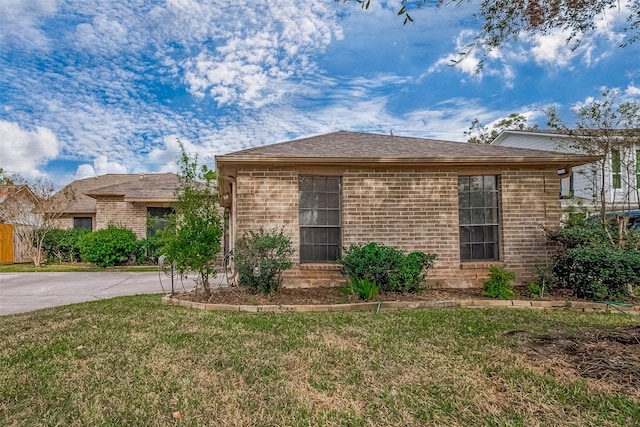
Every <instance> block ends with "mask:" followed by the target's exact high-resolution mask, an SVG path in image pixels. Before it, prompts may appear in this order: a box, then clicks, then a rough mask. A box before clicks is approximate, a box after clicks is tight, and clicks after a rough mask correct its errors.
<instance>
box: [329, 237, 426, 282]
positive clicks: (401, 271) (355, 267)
mask: <svg viewBox="0 0 640 427" xmlns="http://www.w3.org/2000/svg"><path fill="white" fill-rule="evenodd" d="M436 257H437V256H436V254H425V253H423V252H413V253H410V254H408V255H404V254H403V253H402V252H401V251H399V250H398V249H395V248H392V247H390V246H385V245H382V244H377V243H373V242H372V243H368V244H366V245H364V246H358V245H352V246H351V247H349V249H347V251H346V254H345V256H344V257H343V258H342V259H341V260H338V263H339V264H341V268H340V272H341V273H342V274H343V275H344V276H346V277H348V278H350V279H369V280H370V281H372V282H375V283H377V284H379V285H380V288H381V290H383V291H397V292H415V291H418V290H419V289H420V288H421V287H422V285H423V283H424V280H425V278H426V272H427V270H428V269H429V268H431V266H432V265H433V261H434V260H435V259H436Z"/></svg>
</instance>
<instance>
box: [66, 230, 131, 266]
mask: <svg viewBox="0 0 640 427" xmlns="http://www.w3.org/2000/svg"><path fill="white" fill-rule="evenodd" d="M78 246H79V247H80V254H81V256H82V259H83V260H85V261H87V262H91V263H93V264H96V265H98V266H100V267H110V266H114V265H120V264H122V263H124V262H126V261H127V260H128V259H129V257H130V256H131V255H132V253H133V251H134V249H135V248H136V235H135V234H134V233H133V231H131V230H129V229H128V228H122V227H117V226H115V225H109V226H108V227H107V228H105V229H102V230H97V231H94V232H91V233H88V234H85V235H84V236H82V238H81V239H80V241H79V242H78Z"/></svg>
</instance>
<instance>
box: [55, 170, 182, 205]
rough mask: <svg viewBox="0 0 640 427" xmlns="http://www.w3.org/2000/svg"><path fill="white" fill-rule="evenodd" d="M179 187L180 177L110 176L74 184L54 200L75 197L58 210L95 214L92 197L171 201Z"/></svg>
mask: <svg viewBox="0 0 640 427" xmlns="http://www.w3.org/2000/svg"><path fill="white" fill-rule="evenodd" d="M171 185H173V186H172V187H171ZM176 186H177V176H176V175H175V174H172V173H164V174H144V175H142V174H107V175H100V176H96V177H91V178H84V179H78V180H76V181H73V182H72V183H70V184H69V185H67V186H66V187H65V188H63V189H62V190H60V191H59V192H58V193H57V194H56V195H55V196H54V198H57V199H62V198H65V197H69V196H68V195H72V196H71V199H72V200H70V202H69V203H68V204H65V203H62V202H60V201H59V200H58V201H57V203H56V205H58V206H64V211H65V212H66V213H69V214H73V213H95V212H96V199H95V198H93V197H90V196H89V194H91V195H95V196H96V197H99V196H107V195H118V196H124V197H127V196H130V197H131V198H133V199H143V198H144V199H145V200H147V199H161V200H162V201H172V200H173V191H174V189H175V187H176Z"/></svg>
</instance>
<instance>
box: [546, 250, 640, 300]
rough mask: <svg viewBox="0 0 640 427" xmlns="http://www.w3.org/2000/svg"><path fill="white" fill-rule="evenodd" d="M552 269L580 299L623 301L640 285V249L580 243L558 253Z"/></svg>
mask: <svg viewBox="0 0 640 427" xmlns="http://www.w3.org/2000/svg"><path fill="white" fill-rule="evenodd" d="M551 271H552V272H553V274H554V275H555V277H556V278H557V280H558V282H559V284H560V286H562V287H564V288H568V289H572V290H573V292H574V293H575V295H576V296H577V297H579V298H588V299H593V300H603V299H610V300H624V299H626V298H627V297H628V296H629V285H631V286H632V287H633V286H638V285H640V251H638V250H625V249H617V250H616V249H613V248H606V247H590V246H580V247H576V248H571V249H567V250H566V251H563V252H561V253H559V254H558V255H557V256H556V257H555V258H554V260H553V262H552V264H551Z"/></svg>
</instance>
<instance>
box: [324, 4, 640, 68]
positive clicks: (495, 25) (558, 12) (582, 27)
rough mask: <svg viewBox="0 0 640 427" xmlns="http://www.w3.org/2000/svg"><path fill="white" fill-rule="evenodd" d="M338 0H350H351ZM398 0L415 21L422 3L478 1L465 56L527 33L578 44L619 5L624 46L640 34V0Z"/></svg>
mask: <svg viewBox="0 0 640 427" xmlns="http://www.w3.org/2000/svg"><path fill="white" fill-rule="evenodd" d="M336 1H342V2H344V3H347V2H348V1H349V0H336ZM353 1H355V2H357V3H359V4H360V5H361V6H362V8H363V9H368V8H369V6H370V5H371V0H353ZM374 1H375V0H374ZM397 3H398V12H397V14H398V16H400V18H401V19H403V20H404V24H407V23H408V22H413V21H414V19H413V17H412V16H411V13H413V12H414V11H415V10H417V9H420V8H422V7H447V6H452V5H453V6H459V5H462V4H469V3H477V4H478V9H477V11H476V12H475V13H474V16H475V17H476V18H478V20H479V21H480V28H479V31H478V35H477V37H476V40H475V43H473V44H471V45H470V46H469V50H468V51H467V52H464V53H463V56H464V55H465V54H468V53H469V52H470V51H471V50H472V49H474V48H483V49H484V50H485V51H487V52H488V51H491V50H493V49H496V48H499V47H501V46H503V45H504V44H505V43H508V42H509V41H513V40H517V39H518V38H519V37H521V36H522V35H523V34H529V35H533V34H548V33H550V32H552V31H556V30H560V31H565V32H567V34H568V38H567V43H573V44H574V47H577V46H578V45H579V43H580V41H581V39H582V37H583V35H584V34H586V33H587V32H589V31H593V30H595V29H596V26H597V23H598V21H599V20H600V18H601V17H602V16H603V15H604V14H605V13H607V12H609V11H611V10H615V9H617V10H618V12H620V13H622V14H627V13H628V15H626V22H627V25H626V28H625V30H624V31H625V33H627V38H626V39H625V41H623V42H622V43H620V46H621V47H624V46H626V45H628V44H631V43H634V42H636V41H637V40H638V39H639V38H640V1H637V0H634V1H630V2H628V3H627V4H626V7H624V6H623V5H621V4H620V1H619V0H589V1H577V0H482V1H473V0H397ZM480 67H481V66H480Z"/></svg>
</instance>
